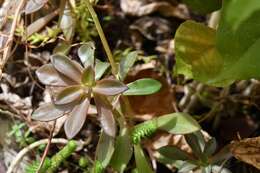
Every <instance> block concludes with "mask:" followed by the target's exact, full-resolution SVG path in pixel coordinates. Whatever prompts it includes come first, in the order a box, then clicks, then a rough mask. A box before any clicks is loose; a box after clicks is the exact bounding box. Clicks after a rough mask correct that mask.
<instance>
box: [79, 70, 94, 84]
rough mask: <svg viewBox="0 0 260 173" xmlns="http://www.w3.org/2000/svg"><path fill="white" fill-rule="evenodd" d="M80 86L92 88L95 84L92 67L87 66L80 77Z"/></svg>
mask: <svg viewBox="0 0 260 173" xmlns="http://www.w3.org/2000/svg"><path fill="white" fill-rule="evenodd" d="M81 82H82V84H84V85H86V86H92V85H93V84H94V83H95V72H94V70H93V68H92V66H88V67H87V68H86V69H85V70H84V71H83V74H82V77H81Z"/></svg>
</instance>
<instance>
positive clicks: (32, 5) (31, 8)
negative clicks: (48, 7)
mask: <svg viewBox="0 0 260 173" xmlns="http://www.w3.org/2000/svg"><path fill="white" fill-rule="evenodd" d="M47 2H48V0H29V1H28V2H27V3H26V6H25V9H24V12H25V14H26V15H27V14H31V13H34V12H36V11H38V10H40V9H41V8H42V7H43V6H44V5H45V4H46V3H47Z"/></svg>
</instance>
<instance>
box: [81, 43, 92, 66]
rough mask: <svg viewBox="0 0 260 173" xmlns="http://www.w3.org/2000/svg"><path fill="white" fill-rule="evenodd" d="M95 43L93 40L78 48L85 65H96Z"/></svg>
mask: <svg viewBox="0 0 260 173" xmlns="http://www.w3.org/2000/svg"><path fill="white" fill-rule="evenodd" d="M95 49H96V48H95V45H94V43H93V42H87V43H84V44H83V45H82V46H81V47H80V48H79V49H78V55H79V58H80V60H81V62H82V64H84V66H85V67H88V66H92V67H93V66H94V53H95Z"/></svg>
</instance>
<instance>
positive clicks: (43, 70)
mask: <svg viewBox="0 0 260 173" xmlns="http://www.w3.org/2000/svg"><path fill="white" fill-rule="evenodd" d="M36 75H37V77H38V79H39V80H40V81H41V83H43V84H45V85H51V86H67V85H69V84H75V82H74V81H72V80H70V79H69V78H67V77H66V76H64V75H62V74H60V73H58V72H57V71H56V70H55V68H54V67H53V65H52V64H45V65H43V66H41V67H40V68H39V69H38V70H37V71H36Z"/></svg>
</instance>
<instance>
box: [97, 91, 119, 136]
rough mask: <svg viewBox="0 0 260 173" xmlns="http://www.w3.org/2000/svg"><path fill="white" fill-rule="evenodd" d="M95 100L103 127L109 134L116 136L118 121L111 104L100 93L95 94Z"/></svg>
mask: <svg viewBox="0 0 260 173" xmlns="http://www.w3.org/2000/svg"><path fill="white" fill-rule="evenodd" d="M94 100H95V103H96V107H97V112H98V115H99V118H100V123H101V127H102V128H103V129H104V132H105V133H106V134H107V135H109V136H112V137H115V135H116V122H115V119H114V116H113V112H112V106H111V104H110V103H109V101H108V100H107V98H106V97H104V96H102V95H99V94H94Z"/></svg>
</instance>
